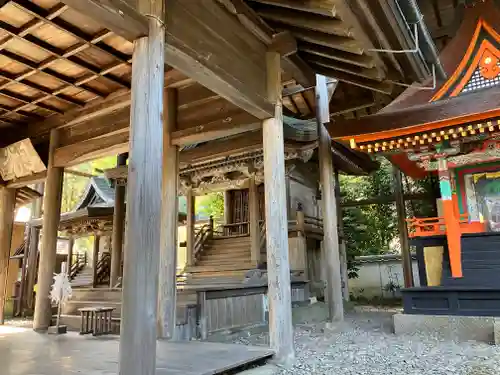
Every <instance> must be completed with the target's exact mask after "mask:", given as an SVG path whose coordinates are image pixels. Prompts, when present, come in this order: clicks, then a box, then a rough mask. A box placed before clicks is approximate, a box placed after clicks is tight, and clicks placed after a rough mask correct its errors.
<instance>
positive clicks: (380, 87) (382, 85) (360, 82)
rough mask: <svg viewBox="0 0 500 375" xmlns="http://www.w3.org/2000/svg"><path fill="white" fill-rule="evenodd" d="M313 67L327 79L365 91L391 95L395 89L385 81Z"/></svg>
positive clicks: (315, 65) (322, 67) (318, 66)
mask: <svg viewBox="0 0 500 375" xmlns="http://www.w3.org/2000/svg"><path fill="white" fill-rule="evenodd" d="M312 66H313V67H314V69H315V70H316V71H317V72H318V73H320V74H322V75H325V76H327V77H331V78H336V79H338V80H339V81H341V82H346V83H350V84H351V85H355V86H359V87H363V88H365V89H369V90H372V91H377V92H381V93H383V94H390V93H391V92H392V89H393V87H394V86H393V84H392V83H390V82H385V81H383V82H378V81H375V80H371V79H367V78H363V77H359V76H356V75H354V74H350V73H345V72H341V71H339V70H336V69H332V68H326V67H324V66H321V65H318V64H312Z"/></svg>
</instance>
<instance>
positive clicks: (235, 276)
mask: <svg viewBox="0 0 500 375" xmlns="http://www.w3.org/2000/svg"><path fill="white" fill-rule="evenodd" d="M256 266H257V264H255V263H253V262H252V260H251V253H250V236H248V235H243V236H231V237H214V238H211V239H209V240H207V242H206V243H205V245H204V248H203V250H202V251H201V254H200V255H199V257H198V259H197V261H196V263H195V265H194V266H191V267H186V270H185V272H186V273H187V274H188V276H187V283H188V284H197V285H202V284H204V285H208V284H234V283H241V282H243V280H244V279H245V275H246V274H247V272H248V271H250V270H252V269H255V268H256Z"/></svg>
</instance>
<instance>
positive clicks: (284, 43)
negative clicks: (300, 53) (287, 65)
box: [269, 31, 297, 57]
mask: <svg viewBox="0 0 500 375" xmlns="http://www.w3.org/2000/svg"><path fill="white" fill-rule="evenodd" d="M269 51H270V52H277V53H279V54H280V56H285V57H286V56H290V55H293V54H295V53H297V41H296V40H295V38H294V37H293V36H292V34H290V33H289V32H288V31H284V32H281V33H279V34H275V35H273V38H272V40H271V44H270V45H269Z"/></svg>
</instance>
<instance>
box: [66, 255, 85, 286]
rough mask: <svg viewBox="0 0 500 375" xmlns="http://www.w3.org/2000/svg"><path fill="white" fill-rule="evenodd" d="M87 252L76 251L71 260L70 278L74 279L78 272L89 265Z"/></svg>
mask: <svg viewBox="0 0 500 375" xmlns="http://www.w3.org/2000/svg"><path fill="white" fill-rule="evenodd" d="M87 262H88V259H87V253H76V254H73V259H72V261H71V269H70V270H69V279H70V280H73V279H74V278H75V277H76V275H78V273H79V272H80V271H81V270H83V269H84V268H85V266H86V265H87Z"/></svg>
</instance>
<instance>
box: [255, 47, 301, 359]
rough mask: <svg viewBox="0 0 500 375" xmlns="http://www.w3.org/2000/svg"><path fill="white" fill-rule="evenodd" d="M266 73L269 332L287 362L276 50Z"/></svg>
mask: <svg viewBox="0 0 500 375" xmlns="http://www.w3.org/2000/svg"><path fill="white" fill-rule="evenodd" d="M267 76H268V78H267V80H268V82H267V87H268V90H269V92H268V94H269V99H270V100H271V102H272V103H274V104H275V109H274V117H272V118H270V119H267V120H264V121H263V124H262V127H263V129H262V135H263V147H264V181H265V183H264V190H265V211H266V245H267V272H268V284H269V289H268V298H269V335H270V344H271V348H272V349H273V350H274V351H275V353H276V359H277V361H278V362H281V363H283V364H285V365H288V364H290V363H291V362H292V361H293V359H294V357H295V351H294V346H293V327H292V296H291V285H290V262H289V254H288V218H287V209H286V189H285V186H286V183H285V147H284V136H283V102H282V97H281V88H282V87H281V66H280V55H279V54H278V53H275V52H268V53H267Z"/></svg>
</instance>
